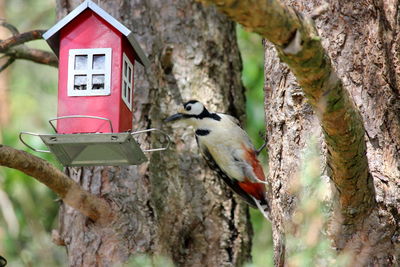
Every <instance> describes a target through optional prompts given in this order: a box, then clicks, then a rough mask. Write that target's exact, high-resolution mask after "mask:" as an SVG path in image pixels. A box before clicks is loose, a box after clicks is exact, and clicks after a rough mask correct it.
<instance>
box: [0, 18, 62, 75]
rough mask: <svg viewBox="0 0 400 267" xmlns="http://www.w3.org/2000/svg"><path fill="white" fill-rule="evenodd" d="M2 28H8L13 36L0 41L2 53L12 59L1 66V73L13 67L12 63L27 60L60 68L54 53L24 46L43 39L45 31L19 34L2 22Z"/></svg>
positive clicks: (0, 24)
mask: <svg viewBox="0 0 400 267" xmlns="http://www.w3.org/2000/svg"><path fill="white" fill-rule="evenodd" d="M0 26H2V27H5V28H7V29H8V30H10V32H11V33H12V34H13V35H12V36H11V37H10V38H8V39H6V40H0V53H2V54H4V55H5V56H8V57H9V58H10V59H9V60H8V61H7V62H6V63H5V64H3V65H2V66H1V68H0V69H1V70H0V72H1V71H3V70H4V69H6V68H7V67H8V66H9V65H11V64H10V62H11V63H12V62H13V61H14V60H16V59H25V60H30V61H33V62H35V63H39V64H44V65H49V66H52V67H56V68H57V67H58V59H57V57H56V56H55V55H54V54H53V53H51V52H47V51H44V50H38V49H32V48H28V47H27V46H25V45H24V44H25V43H26V42H29V41H33V40H38V39H41V38H42V35H43V33H44V32H45V31H44V30H33V31H29V32H24V33H19V32H18V29H17V28H15V27H14V26H13V25H11V24H8V23H6V22H5V21H0Z"/></svg>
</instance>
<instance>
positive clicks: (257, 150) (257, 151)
mask: <svg viewBox="0 0 400 267" xmlns="http://www.w3.org/2000/svg"><path fill="white" fill-rule="evenodd" d="M258 135H259V136H260V137H261V138H262V139H263V140H264V144H262V145H261V146H260V148H258V149H256V154H257V156H258V155H260V153H261V151H262V150H263V149H264V148H265V147H266V146H267V142H268V138H267V135H266V134H263V133H262V132H261V131H260V132H259V133H258Z"/></svg>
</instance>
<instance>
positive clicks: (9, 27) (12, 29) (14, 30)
mask: <svg viewBox="0 0 400 267" xmlns="http://www.w3.org/2000/svg"><path fill="white" fill-rule="evenodd" d="M0 26H2V27H4V28H6V29H7V30H9V31H10V32H11V34H12V35H17V34H19V31H18V29H17V28H16V27H15V26H14V25H12V24H10V23H8V22H7V21H5V20H4V19H0Z"/></svg>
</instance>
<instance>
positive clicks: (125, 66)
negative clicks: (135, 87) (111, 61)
mask: <svg viewBox="0 0 400 267" xmlns="http://www.w3.org/2000/svg"><path fill="white" fill-rule="evenodd" d="M127 68H128V64H126V61H125V60H124V77H126V69H127Z"/></svg>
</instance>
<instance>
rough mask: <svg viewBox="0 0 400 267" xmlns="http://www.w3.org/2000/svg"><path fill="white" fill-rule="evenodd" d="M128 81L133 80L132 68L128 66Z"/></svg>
mask: <svg viewBox="0 0 400 267" xmlns="http://www.w3.org/2000/svg"><path fill="white" fill-rule="evenodd" d="M128 81H129V83H131V82H132V69H131V68H130V67H128Z"/></svg>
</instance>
